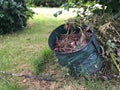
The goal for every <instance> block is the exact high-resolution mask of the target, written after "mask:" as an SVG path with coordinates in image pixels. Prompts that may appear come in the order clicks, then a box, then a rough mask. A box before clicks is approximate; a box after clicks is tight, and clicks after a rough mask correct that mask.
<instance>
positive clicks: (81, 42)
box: [54, 31, 92, 53]
mask: <svg viewBox="0 0 120 90" xmlns="http://www.w3.org/2000/svg"><path fill="white" fill-rule="evenodd" d="M91 36H92V34H91V33H90V32H88V31H86V32H84V34H83V33H80V32H79V33H76V32H71V33H70V34H61V36H60V37H59V39H58V40H57V41H56V42H55V47H54V51H56V52H65V53H72V52H74V51H77V50H79V49H80V48H82V47H84V46H85V45H86V44H87V43H88V42H89V41H90V38H91Z"/></svg>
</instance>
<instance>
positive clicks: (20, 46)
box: [0, 8, 120, 90]
mask: <svg viewBox="0 0 120 90" xmlns="http://www.w3.org/2000/svg"><path fill="white" fill-rule="evenodd" d="M32 9H33V10H34V11H35V12H36V14H35V15H34V17H33V19H30V20H29V21H28V27H27V28H26V29H25V30H23V31H21V32H19V33H14V34H9V35H4V36H2V35H1V36H0V70H3V71H8V72H13V73H20V74H28V75H33V74H34V69H33V62H34V61H35V60H36V59H39V57H40V56H41V55H44V53H45V52H41V51H43V49H44V48H48V44H47V42H48V36H49V34H50V32H51V31H52V30H53V29H55V28H56V27H57V26H59V25H61V24H63V23H64V20H65V19H67V18H69V17H73V16H74V15H75V14H72V13H66V12H65V13H64V14H62V15H61V16H58V17H57V18H55V17H54V16H53V14H54V13H55V12H56V11H58V10H60V9H57V8H32ZM41 53H43V54H41ZM47 65H48V66H47V67H46V68H45V69H46V70H44V73H47V74H50V73H57V74H61V75H62V74H63V75H64V73H65V72H64V70H61V67H60V66H59V65H58V64H57V62H56V61H54V62H50V63H48V64H47ZM37 73H38V71H37ZM3 76H4V75H1V74H0V77H3ZM3 78H5V80H7V81H8V82H9V83H8V82H6V81H5V80H3V79H1V78H0V90H40V89H43V88H44V89H45V90H85V89H87V90H96V89H98V90H113V89H115V90H118V89H120V87H119V86H116V85H113V84H112V83H110V81H104V82H102V81H93V80H88V81H86V80H85V79H83V78H80V79H79V80H74V79H72V78H71V79H66V80H64V81H63V82H43V81H35V80H29V79H24V78H17V77H15V78H14V77H8V76H4V77H3ZM112 82H113V83H115V84H116V82H115V81H112Z"/></svg>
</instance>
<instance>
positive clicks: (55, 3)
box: [31, 0, 66, 7]
mask: <svg viewBox="0 0 120 90" xmlns="http://www.w3.org/2000/svg"><path fill="white" fill-rule="evenodd" d="M65 1H66V0H31V4H34V5H35V6H44V7H59V6H61V5H62V4H63V3H64V2H65Z"/></svg>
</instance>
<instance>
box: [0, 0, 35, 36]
mask: <svg viewBox="0 0 120 90" xmlns="http://www.w3.org/2000/svg"><path fill="white" fill-rule="evenodd" d="M32 15H33V12H32V11H31V10H30V9H28V8H27V6H26V3H25V1H24V0H0V34H6V33H11V32H15V31H18V30H21V29H22V28H23V27H25V26H26V22H27V20H28V19H29V17H32Z"/></svg>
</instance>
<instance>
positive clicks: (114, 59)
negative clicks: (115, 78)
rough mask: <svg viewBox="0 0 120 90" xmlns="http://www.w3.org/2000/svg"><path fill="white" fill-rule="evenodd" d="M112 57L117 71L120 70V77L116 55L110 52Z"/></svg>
mask: <svg viewBox="0 0 120 90" xmlns="http://www.w3.org/2000/svg"><path fill="white" fill-rule="evenodd" d="M110 56H111V58H112V61H113V63H114V64H115V66H116V68H117V70H118V72H119V75H120V66H119V64H117V62H116V61H117V60H116V57H115V56H114V54H113V53H112V52H110Z"/></svg>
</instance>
